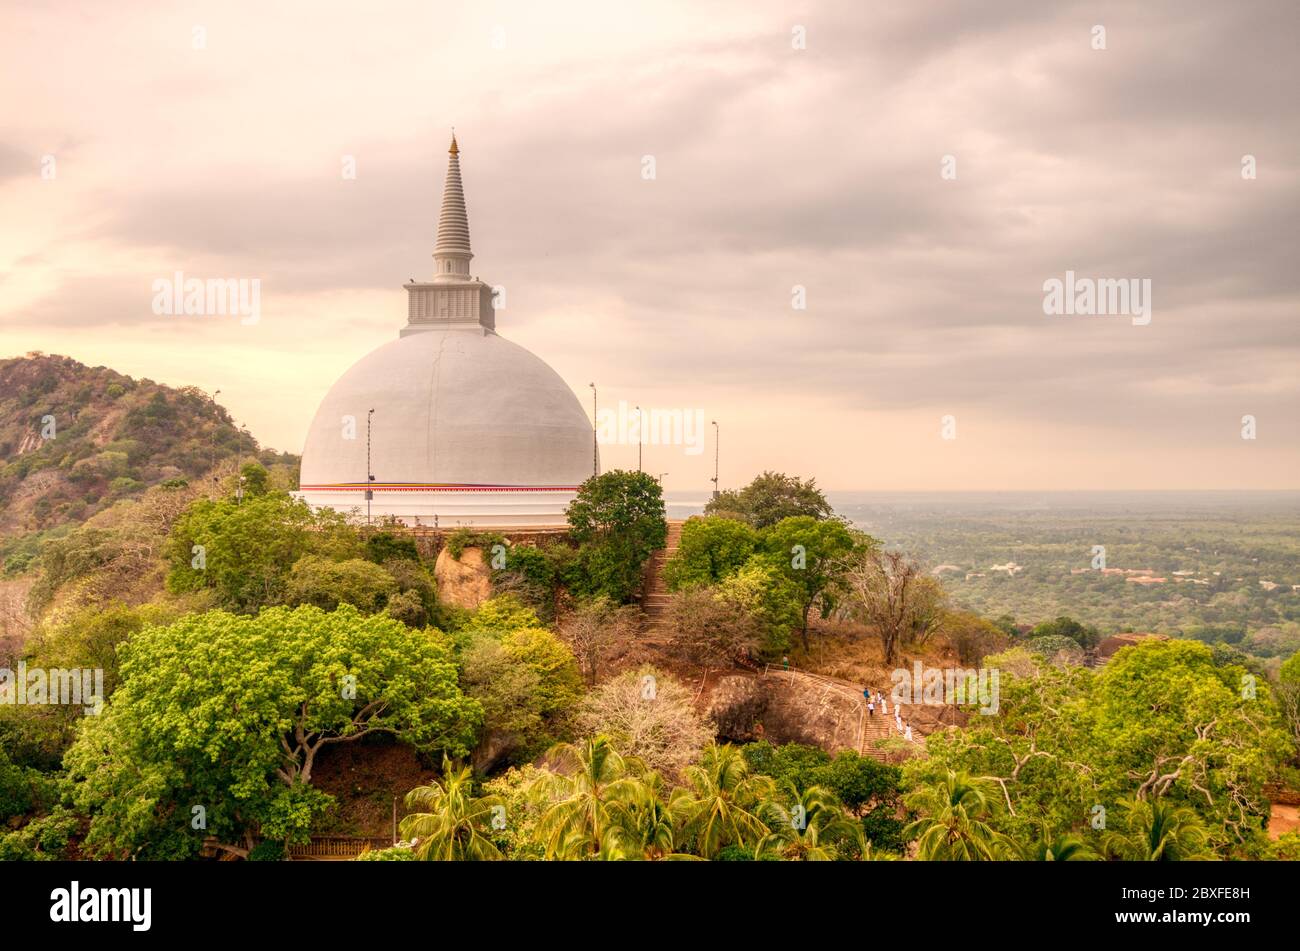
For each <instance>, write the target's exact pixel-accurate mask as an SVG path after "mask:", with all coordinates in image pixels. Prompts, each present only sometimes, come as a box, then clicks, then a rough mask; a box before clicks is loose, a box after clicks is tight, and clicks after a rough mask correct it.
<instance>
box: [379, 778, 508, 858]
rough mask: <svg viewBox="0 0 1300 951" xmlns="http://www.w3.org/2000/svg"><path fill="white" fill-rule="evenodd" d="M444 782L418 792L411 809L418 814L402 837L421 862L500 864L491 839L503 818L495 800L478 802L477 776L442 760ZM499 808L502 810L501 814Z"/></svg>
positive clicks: (409, 801)
mask: <svg viewBox="0 0 1300 951" xmlns="http://www.w3.org/2000/svg"><path fill="white" fill-rule="evenodd" d="M442 775H443V779H442V782H434V783H433V784H432V785H430V786H417V787H415V788H414V789H412V790H411V791H410V792H409V793H407V794H406V805H407V807H408V808H411V809H419V810H421V811H420V812H413V813H411V814H410V815H408V816H405V817H404V818H403V819H402V824H401V833H402V837H403V838H404V839H407V840H413V841H414V842H415V856H416V858H418V859H420V860H422V861H426V862H467V861H468V862H481V861H491V860H495V859H499V858H501V851H500V850H499V849H498V848H497V847H496V845H495V843H493V841H492V838H491V831H492V821H493V819H494V817H495V816H497V815H500V816H502V818H504V817H505V816H504V811H503V808H504V807H501V802H500V800H499V799H497V798H496V797H495V796H475V795H474V794H473V789H474V774H473V770H471V769H470V768H469V767H468V766H465V767H459V768H458V767H456V766H453V765H452V762H451V760H450V759H448V758H447V757H446V756H444V757H443V758H442ZM499 807H500V808H499Z"/></svg>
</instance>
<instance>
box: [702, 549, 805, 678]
mask: <svg viewBox="0 0 1300 951" xmlns="http://www.w3.org/2000/svg"><path fill="white" fill-rule="evenodd" d="M714 594H715V595H716V596H717V598H718V600H720V601H723V602H725V603H727V604H731V605H734V606H735V607H737V608H741V609H744V610H745V611H747V612H748V613H749V616H750V617H751V618H753V619H754V622H755V623H756V624H757V625H758V628H759V632H760V634H759V648H758V652H759V653H760V654H761V655H762V656H763V657H766V658H768V659H769V660H771V659H775V658H778V657H780V656H781V655H782V654H785V653H786V652H787V651H788V650H789V649H790V645H791V639H790V638H791V635H792V634H793V633H794V632H795V631H797V630H799V628H800V627H801V626H802V625H803V591H802V589H801V588H800V587H799V586H798V585H797V584H795V583H794V582H793V581H791V580H790V578H789V577H788V576H787V575H786V574H784V573H783V572H782V571H781V570H780V569H779V568H776V567H774V566H773V565H772V564H770V563H768V562H767V561H765V560H764V559H762V558H759V557H754V558H751V559H750V560H749V562H748V563H746V564H745V566H744V567H743V568H741V569H740V570H739V571H737V572H735V573H733V574H731V575H728V576H727V577H726V578H724V579H723V580H722V582H721V583H720V584H719V585H717V586H716V587H715V588H714Z"/></svg>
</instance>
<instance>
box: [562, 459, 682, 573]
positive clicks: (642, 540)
mask: <svg viewBox="0 0 1300 951" xmlns="http://www.w3.org/2000/svg"><path fill="white" fill-rule="evenodd" d="M568 519H569V527H570V529H571V534H572V535H573V538H574V540H575V541H577V542H578V543H579V544H585V543H589V542H601V541H608V540H610V539H612V538H625V539H630V540H632V542H633V548H634V549H635V550H637V551H644V553H645V555H646V556H649V554H650V553H651V552H652V551H655V550H656V549H659V548H662V547H663V545H664V539H665V538H666V537H667V535H668V524H667V522H666V521H665V520H664V500H663V489H662V487H661V486H660V485H659V482H658V480H657V479H655V478H654V477H653V476H651V475H650V474H649V473H646V472H625V471H623V470H622V469H613V470H610V471H609V472H604V473H602V474H600V475H598V476H592V477H591V478H590V479H588V480H587V481H586V482H584V483H583V484H582V485H581V487H579V489H578V494H577V496H576V497H575V498H574V500H573V502H572V503H571V504H570V505H569V511H568Z"/></svg>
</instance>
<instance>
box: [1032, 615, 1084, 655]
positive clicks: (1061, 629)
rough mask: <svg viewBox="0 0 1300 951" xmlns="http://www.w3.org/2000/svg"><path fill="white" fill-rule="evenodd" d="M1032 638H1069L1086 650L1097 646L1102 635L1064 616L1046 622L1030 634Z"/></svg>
mask: <svg viewBox="0 0 1300 951" xmlns="http://www.w3.org/2000/svg"><path fill="white" fill-rule="evenodd" d="M1029 636H1030V637H1068V638H1070V640H1072V641H1074V642H1075V643H1077V644H1078V645H1079V646H1080V647H1082V648H1083V649H1084V650H1090V649H1091V648H1093V647H1096V646H1097V643H1098V642H1099V641H1100V640H1101V635H1100V634H1099V633H1098V632H1097V629H1096V628H1095V627H1091V626H1085V625H1083V624H1080V623H1079V622H1078V621H1076V620H1075V619H1074V618H1072V617H1066V616H1064V615H1062V616H1061V617H1058V618H1056V619H1055V620H1053V621H1044V622H1043V623H1042V624H1039V625H1037V626H1036V627H1035V628H1034V629H1033V631H1031V632H1030V634H1029Z"/></svg>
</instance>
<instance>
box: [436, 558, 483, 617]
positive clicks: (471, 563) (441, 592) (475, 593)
mask: <svg viewBox="0 0 1300 951" xmlns="http://www.w3.org/2000/svg"><path fill="white" fill-rule="evenodd" d="M433 576H434V578H435V579H436V580H437V582H438V600H440V601H444V602H446V603H447V604H454V605H456V606H457V607H460V608H465V609H467V610H470V611H472V610H474V609H475V608H477V607H478V606H479V605H480V604H482V603H483V602H484V601H486V600H487V599H488V598H490V597H492V571H491V569H490V568H489V567H488V564H487V562H486V561H485V560H484V558H483V550H482V549H481V548H475V547H473V546H467V547H466V548H464V549H462V550H461V553H460V559H459V560H457V559H456V558H454V557H452V554H451V552H450V551H448V550H447V549H446V548H444V549H443V550H442V551H440V552H438V560H437V561H436V562H435V563H434V566H433Z"/></svg>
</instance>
